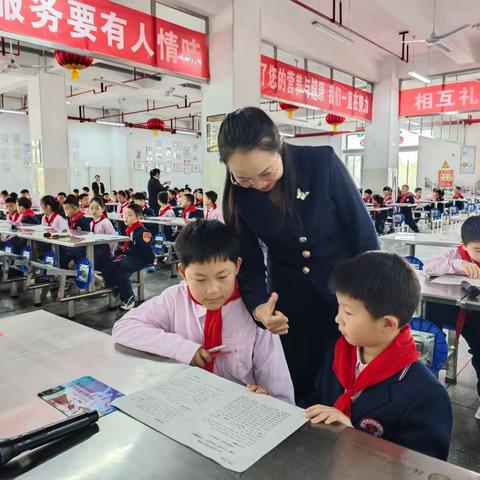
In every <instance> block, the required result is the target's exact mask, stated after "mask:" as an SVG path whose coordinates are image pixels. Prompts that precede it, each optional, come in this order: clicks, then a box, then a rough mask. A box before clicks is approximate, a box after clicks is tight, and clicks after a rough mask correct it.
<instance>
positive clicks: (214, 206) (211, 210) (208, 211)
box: [205, 203, 217, 220]
mask: <svg viewBox="0 0 480 480" xmlns="http://www.w3.org/2000/svg"><path fill="white" fill-rule="evenodd" d="M216 208H217V204H216V203H214V204H213V205H212V207H211V208H207V215H206V216H205V219H206V220H208V216H209V215H208V214H209V213H210V212H213V211H214V210H216Z"/></svg>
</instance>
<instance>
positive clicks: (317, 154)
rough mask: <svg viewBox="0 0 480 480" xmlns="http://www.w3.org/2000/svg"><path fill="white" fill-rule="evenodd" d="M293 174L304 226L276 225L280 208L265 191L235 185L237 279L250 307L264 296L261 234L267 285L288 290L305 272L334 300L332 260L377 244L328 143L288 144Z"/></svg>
mask: <svg viewBox="0 0 480 480" xmlns="http://www.w3.org/2000/svg"><path fill="white" fill-rule="evenodd" d="M286 151H287V153H288V154H289V155H291V158H292V160H293V163H294V167H295V170H296V175H297V186H298V189H299V190H298V192H297V197H298V198H297V199H296V200H295V207H296V210H297V212H298V214H299V215H300V218H301V220H302V223H303V226H300V225H283V226H281V227H280V228H277V222H278V218H279V216H280V213H279V211H278V209H277V207H276V206H275V205H274V204H273V203H272V202H271V200H270V199H269V197H268V194H267V193H264V192H260V191H258V190H255V189H253V188H248V189H247V188H242V187H237V186H234V187H233V188H235V191H236V194H237V212H238V217H239V234H240V242H241V243H240V244H241V247H242V257H243V263H242V268H241V270H240V275H239V284H240V290H241V294H242V299H243V300H244V302H245V304H246V306H247V308H248V309H249V310H250V312H252V311H253V310H254V309H255V308H256V307H257V306H258V305H260V304H262V303H265V302H266V301H267V299H268V293H267V286H266V283H265V264H264V255H263V252H262V250H261V248H260V246H259V242H258V240H259V239H261V240H262V241H263V242H264V243H265V244H266V245H267V247H268V266H267V268H268V280H269V288H270V290H272V291H276V292H278V293H279V295H280V301H282V293H283V294H284V295H285V294H288V292H289V289H290V287H291V285H292V283H293V282H295V279H296V278H301V279H302V280H304V279H305V278H309V279H310V282H311V284H312V285H313V287H314V288H315V289H316V290H317V291H318V292H319V293H320V294H321V295H322V297H323V298H324V299H325V300H326V301H327V302H329V303H331V304H334V305H336V299H335V296H334V295H333V294H332V293H331V292H330V291H329V290H328V281H329V279H330V276H331V274H332V272H333V270H334V269H335V267H336V266H337V265H339V264H340V263H341V262H343V261H344V260H346V259H348V258H352V257H354V256H356V255H358V254H360V253H363V252H366V251H368V250H376V249H378V248H379V244H378V238H377V235H376V233H375V229H374V227H373V224H372V221H371V219H370V216H369V214H368V212H367V210H366V208H365V204H364V203H363V200H362V198H361V196H360V193H359V191H358V189H357V187H356V186H355V184H354V182H353V180H352V178H351V176H350V174H349V173H348V171H347V169H346V168H345V166H344V164H343V163H342V162H341V161H340V159H339V158H338V157H337V155H336V154H335V152H334V150H333V149H332V148H331V147H305V146H294V145H287V146H286Z"/></svg>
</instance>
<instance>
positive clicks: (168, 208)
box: [158, 203, 173, 217]
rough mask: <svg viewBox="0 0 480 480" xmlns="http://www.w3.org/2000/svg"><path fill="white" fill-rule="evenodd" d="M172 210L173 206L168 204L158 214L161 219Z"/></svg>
mask: <svg viewBox="0 0 480 480" xmlns="http://www.w3.org/2000/svg"><path fill="white" fill-rule="evenodd" d="M170 210H173V208H172V206H171V205H170V204H169V203H168V204H167V205H166V206H165V207H163V208H162V209H160V211H159V212H158V215H159V216H160V217H163V216H164V215H165V214H166V213H167V212H169V211H170Z"/></svg>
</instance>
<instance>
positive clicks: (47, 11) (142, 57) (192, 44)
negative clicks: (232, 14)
mask: <svg viewBox="0 0 480 480" xmlns="http://www.w3.org/2000/svg"><path fill="white" fill-rule="evenodd" d="M0 31H1V32H2V33H5V34H7V35H8V34H9V33H10V34H16V35H22V36H27V37H32V38H33V39H38V40H39V41H43V42H49V43H54V44H55V45H56V46H57V47H59V48H62V47H65V48H67V49H68V47H71V48H75V49H79V50H83V51H85V52H86V53H87V52H88V53H90V54H91V55H93V56H95V53H100V54H104V55H109V56H112V57H116V58H118V59H125V60H130V61H133V62H137V63H142V64H145V65H149V66H152V67H159V68H163V69H165V70H168V71H171V72H175V73H178V74H184V75H188V76H190V77H197V78H202V79H207V78H209V68H208V42H207V36H206V34H204V33H201V32H196V31H194V30H190V29H188V28H184V27H181V26H179V25H175V24H173V23H170V22H167V21H165V20H162V19H159V18H156V17H153V16H151V15H148V14H146V13H143V12H140V11H138V10H134V9H131V8H128V7H124V6H123V5H119V4H117V3H114V2H111V1H108V0H82V1H79V0H0Z"/></svg>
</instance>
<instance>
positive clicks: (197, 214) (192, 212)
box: [180, 193, 203, 220]
mask: <svg viewBox="0 0 480 480" xmlns="http://www.w3.org/2000/svg"><path fill="white" fill-rule="evenodd" d="M194 203H195V198H194V196H193V195H192V194H191V193H185V194H184V195H183V197H182V199H181V200H180V206H181V207H182V218H183V219H184V220H190V219H192V218H203V212H202V210H198V209H197V207H196V206H195V205H194Z"/></svg>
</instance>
